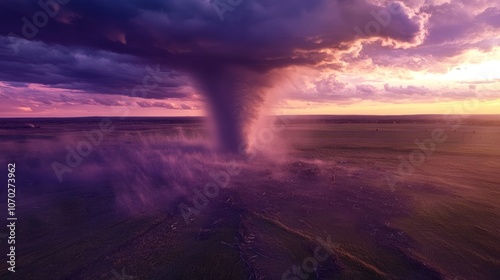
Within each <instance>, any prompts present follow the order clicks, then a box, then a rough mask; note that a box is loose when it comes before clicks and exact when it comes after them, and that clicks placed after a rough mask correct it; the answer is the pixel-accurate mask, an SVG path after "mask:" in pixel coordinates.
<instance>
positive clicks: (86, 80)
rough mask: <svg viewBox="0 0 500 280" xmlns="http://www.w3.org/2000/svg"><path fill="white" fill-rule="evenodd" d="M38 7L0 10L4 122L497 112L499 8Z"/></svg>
mask: <svg viewBox="0 0 500 280" xmlns="http://www.w3.org/2000/svg"><path fill="white" fill-rule="evenodd" d="M41 2H42V3H48V4H47V5H39V4H38V3H37V1H29V0H6V1H5V0H4V1H1V2H0V69H1V71H0V99H1V102H0V117H44V116H105V115H106V116H108V115H120V114H124V112H126V114H128V115H131V116H189V115H204V114H205V112H206V111H210V110H213V111H217V110H223V109H221V108H220V107H219V106H218V105H214V104H219V103H222V104H225V106H233V105H234V106H235V107H237V108H240V109H241V110H243V111H251V112H250V113H251V114H254V113H255V111H258V112H272V113H277V114H334V115H335V114H364V115H372V114H376V115H384V114H385V115H391V114H398V115H401V114H443V113H449V112H450V111H452V112H454V111H453V110H454V109H453V108H456V106H457V105H458V106H459V105H460V104H461V103H463V102H465V101H467V100H473V99H474V100H478V101H479V105H480V106H479V107H478V108H477V110H475V111H474V112H471V113H476V114H496V113H499V112H500V110H499V109H500V8H498V1H497V0H469V1H466V0H449V1H445V0H410V1H404V2H400V1H384V0H354V1H343V0H337V1H334V0H288V1H281V0H232V1H225V0H216V1H208V0H122V1H118V0H116V1H112V0H59V1H57V2H56V0H52V1H46V0H42V1H41ZM222 91H227V92H231V93H223V94H221V95H222V97H221V96H220V95H219V93H218V92H222ZM134 95H135V96H134ZM226 95H227V96H226ZM209 104H212V105H209ZM247 106H248V107H252V109H248V108H247ZM208 107H210V108H208ZM255 107H257V108H258V109H255ZM262 108H264V110H262ZM240 109H238V110H240ZM221 118H223V116H221Z"/></svg>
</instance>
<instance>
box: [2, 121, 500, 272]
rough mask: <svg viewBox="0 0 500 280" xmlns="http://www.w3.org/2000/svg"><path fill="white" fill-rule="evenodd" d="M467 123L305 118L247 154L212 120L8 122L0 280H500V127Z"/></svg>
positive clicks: (4, 131) (4, 125) (4, 145)
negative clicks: (9, 230)
mask: <svg viewBox="0 0 500 280" xmlns="http://www.w3.org/2000/svg"><path fill="white" fill-rule="evenodd" d="M457 120H460V121H459V122H453V123H450V122H445V121H443V120H442V118H441V117H439V116H419V117H297V118H294V119H293V120H291V121H289V122H287V123H286V124H285V125H284V126H283V129H275V127H274V128H272V129H271V131H272V134H270V135H269V134H268V135H267V136H266V137H264V136H263V135H264V134H260V135H261V137H260V138H259V137H257V138H256V139H255V140H254V144H258V145H255V147H257V148H256V149H255V150H252V152H251V153H250V154H247V155H230V154H221V153H217V152H214V149H213V146H212V144H211V141H210V140H209V139H210V136H211V135H210V131H208V130H207V129H205V126H204V124H205V122H204V120H203V119H196V118H183V119H176V118H168V119H167V118H162V119H154V118H142V119H141V118H135V119H126V120H119V119H111V120H109V122H102V119H100V118H83V119H38V120H25V119H10V120H8V119H5V120H0V154H1V155H2V158H1V161H0V164H1V165H2V166H3V167H2V168H1V169H2V172H0V174H1V177H0V178H5V180H6V178H7V164H8V163H15V165H16V211H17V217H18V221H17V224H16V269H17V270H16V271H17V272H16V273H9V272H8V271H7V267H8V266H7V263H6V254H5V253H4V252H8V251H7V250H8V247H7V242H5V239H0V241H1V242H0V248H1V257H0V259H1V260H2V261H1V263H0V269H1V270H0V278H1V279H107V280H109V279H132V278H130V277H132V276H133V277H135V278H133V279H456V280H459V279H498V277H499V276H500V245H499V244H500V204H499V202H500V172H499V170H500V146H499V145H498V144H499V143H500V118H499V117H498V116H480V117H470V118H467V119H459V118H457ZM83 131H87V133H83ZM261 131H262V130H261ZM266 131H269V130H266ZM101 136H102V137H101ZM92 140H94V142H92ZM259 141H260V143H259ZM416 141H417V142H416ZM416 143H420V144H416ZM422 143H423V144H422ZM75 152H76V153H79V152H81V153H80V154H85V155H84V156H83V155H80V156H78V155H77V154H74V153H75ZM54 162H57V164H55V165H54ZM68 163H70V164H68ZM54 170H59V171H54ZM58 172H59V175H60V176H59V178H58V175H57V173H58ZM0 194H1V198H0V199H1V201H2V202H1V213H2V216H1V218H2V220H3V221H5V220H6V218H7V216H6V215H7V214H6V211H4V209H6V208H7V206H6V204H5V203H4V201H6V200H7V198H6V192H4V190H2V191H1V192H0ZM2 228H3V231H0V234H1V233H3V234H5V227H4V226H2ZM127 276H130V277H127Z"/></svg>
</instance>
